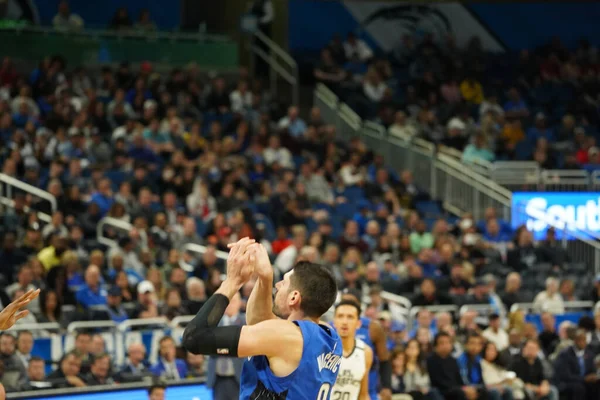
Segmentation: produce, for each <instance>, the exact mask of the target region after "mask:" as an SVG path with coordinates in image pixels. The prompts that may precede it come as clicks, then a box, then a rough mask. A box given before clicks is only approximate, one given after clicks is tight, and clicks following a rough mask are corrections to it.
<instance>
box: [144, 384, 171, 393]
mask: <svg viewBox="0 0 600 400" xmlns="http://www.w3.org/2000/svg"><path fill="white" fill-rule="evenodd" d="M160 389H162V390H167V386H166V385H163V384H162V383H155V384H154V385H152V386H150V387H149V388H148V394H149V395H152V393H154V391H155V390H160Z"/></svg>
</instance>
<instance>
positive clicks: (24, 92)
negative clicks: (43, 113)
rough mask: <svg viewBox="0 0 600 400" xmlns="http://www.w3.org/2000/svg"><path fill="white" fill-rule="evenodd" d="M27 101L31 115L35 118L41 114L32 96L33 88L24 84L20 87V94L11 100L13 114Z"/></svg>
mask: <svg viewBox="0 0 600 400" xmlns="http://www.w3.org/2000/svg"><path fill="white" fill-rule="evenodd" d="M22 103H26V104H27V109H28V110H29V115H30V116H33V117H35V118H37V117H39V115H40V108H39V107H38V105H37V103H36V102H35V101H34V100H33V98H31V88H30V87H29V86H26V85H23V86H21V89H19V95H18V96H16V97H15V98H13V99H12V101H11V102H10V108H11V110H12V112H13V114H16V113H18V112H19V110H20V109H21V104H22Z"/></svg>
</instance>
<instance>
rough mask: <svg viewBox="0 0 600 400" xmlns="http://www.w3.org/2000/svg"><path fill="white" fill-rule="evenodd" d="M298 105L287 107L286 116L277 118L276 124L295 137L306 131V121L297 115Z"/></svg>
mask: <svg viewBox="0 0 600 400" xmlns="http://www.w3.org/2000/svg"><path fill="white" fill-rule="evenodd" d="M299 114H300V111H299V110H298V107H295V106H291V107H290V108H289V109H288V113H287V116H285V117H283V118H281V119H280V120H279V123H278V126H279V128H280V129H287V130H288V131H289V133H290V135H292V136H293V137H295V138H298V137H301V136H303V135H304V132H306V128H307V126H306V122H304V120H303V119H302V118H300V116H299Z"/></svg>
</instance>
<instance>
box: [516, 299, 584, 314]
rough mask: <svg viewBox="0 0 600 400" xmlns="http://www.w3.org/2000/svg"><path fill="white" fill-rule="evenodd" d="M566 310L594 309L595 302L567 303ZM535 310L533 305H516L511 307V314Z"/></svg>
mask: <svg viewBox="0 0 600 400" xmlns="http://www.w3.org/2000/svg"><path fill="white" fill-rule="evenodd" d="M563 304H564V308H565V310H567V309H568V308H589V309H593V308H594V302H593V301H565V302H564V303H563ZM533 309H534V305H533V303H515V304H513V305H512V306H511V307H510V312H515V311H519V310H523V311H525V312H529V311H531V310H533Z"/></svg>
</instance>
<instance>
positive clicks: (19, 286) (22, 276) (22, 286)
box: [5, 264, 40, 312]
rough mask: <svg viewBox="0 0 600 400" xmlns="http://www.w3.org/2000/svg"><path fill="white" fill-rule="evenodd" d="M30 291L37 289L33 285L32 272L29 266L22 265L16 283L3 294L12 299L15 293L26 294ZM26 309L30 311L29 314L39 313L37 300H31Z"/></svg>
mask: <svg viewBox="0 0 600 400" xmlns="http://www.w3.org/2000/svg"><path fill="white" fill-rule="evenodd" d="M31 289H37V287H36V286H35V285H34V284H33V271H32V269H31V266H29V265H28V264H24V265H22V266H21V268H19V272H18V274H17V281H16V282H15V283H13V284H11V285H9V286H8V287H6V289H5V292H6V294H7V295H8V297H10V298H13V297H14V296H15V293H16V292H17V291H24V292H28V291H29V290H31ZM27 309H28V310H30V312H39V311H40V302H39V299H37V298H36V299H33V300H32V301H31V303H29V307H27Z"/></svg>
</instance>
